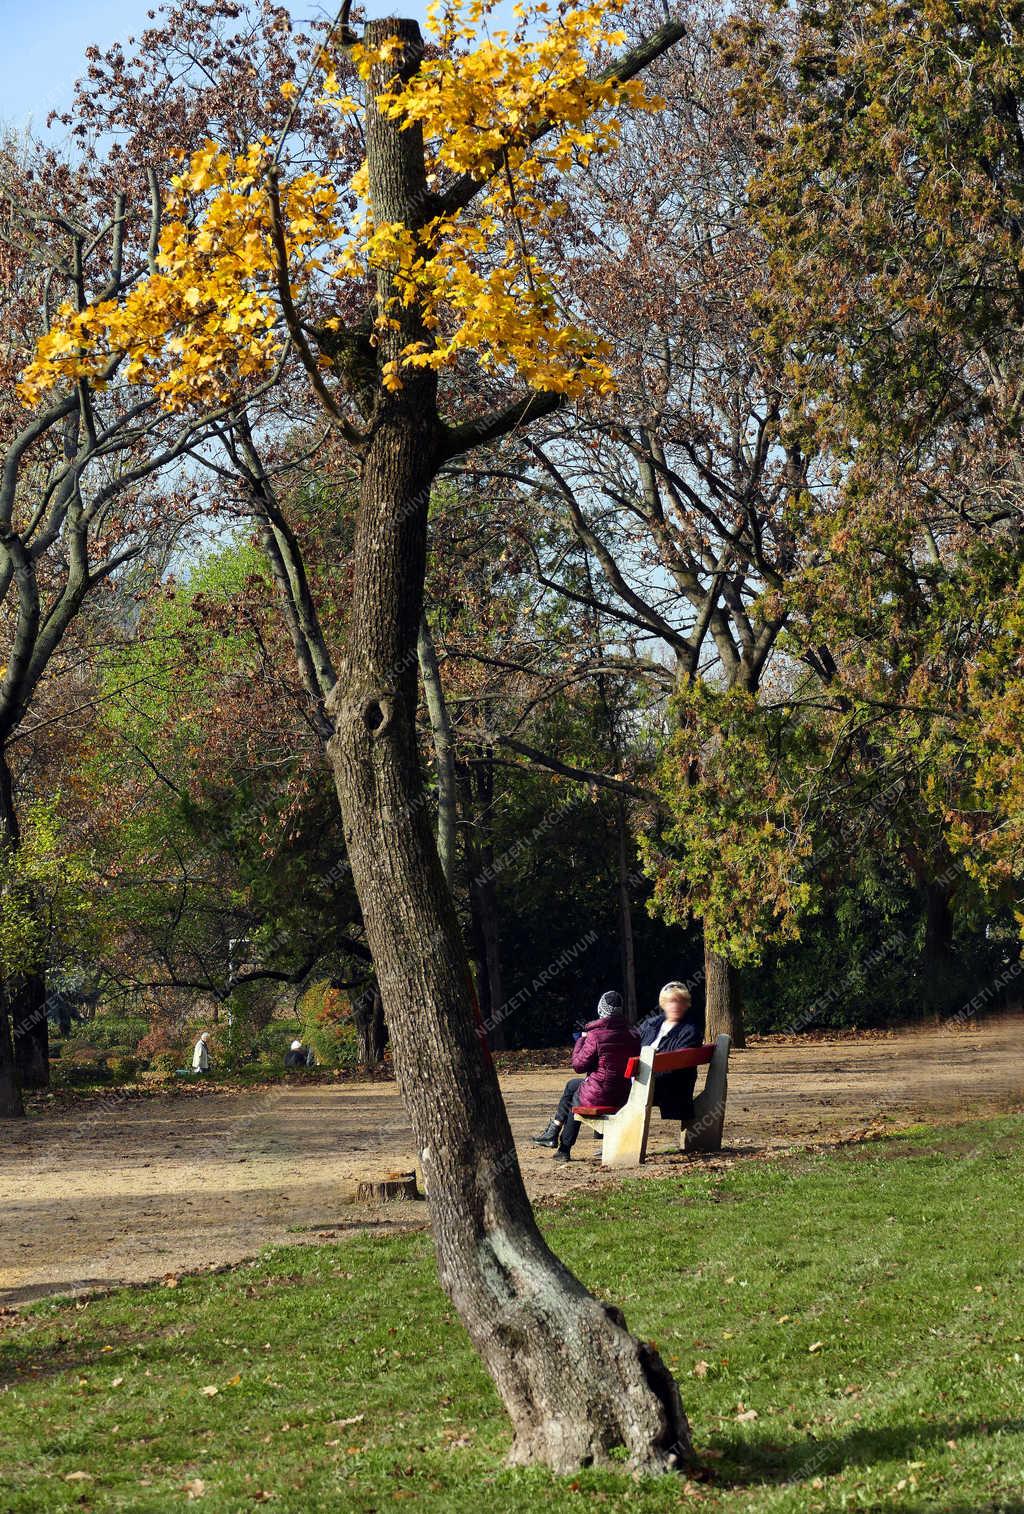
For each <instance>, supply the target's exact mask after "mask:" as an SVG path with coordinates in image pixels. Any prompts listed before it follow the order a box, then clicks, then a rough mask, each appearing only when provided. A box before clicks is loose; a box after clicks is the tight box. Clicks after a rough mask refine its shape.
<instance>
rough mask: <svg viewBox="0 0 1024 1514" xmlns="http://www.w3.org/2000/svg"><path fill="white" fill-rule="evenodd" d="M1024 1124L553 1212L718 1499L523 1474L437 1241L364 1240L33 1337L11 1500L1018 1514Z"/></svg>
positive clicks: (925, 1133)
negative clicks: (435, 1256)
mask: <svg viewBox="0 0 1024 1514" xmlns="http://www.w3.org/2000/svg"><path fill="white" fill-rule="evenodd" d="M1022 1134H1024V1120H1021V1119H1003V1120H999V1121H993V1122H986V1123H984V1124H973V1125H966V1126H962V1127H960V1128H958V1129H955V1130H952V1131H933V1130H927V1129H924V1128H920V1129H919V1130H917V1131H915V1132H909V1133H905V1134H904V1135H903V1136H902V1138H900V1139H895V1140H890V1141H886V1142H884V1143H880V1144H877V1145H867V1146H861V1147H857V1148H854V1149H852V1150H849V1151H846V1152H844V1153H841V1154H832V1155H823V1156H815V1157H811V1158H807V1159H805V1160H803V1161H800V1162H793V1161H788V1162H785V1161H779V1162H773V1163H744V1164H739V1165H738V1166H736V1167H735V1168H734V1169H733V1170H732V1171H730V1172H728V1173H726V1174H718V1175H701V1174H700V1172H699V1170H695V1171H694V1172H693V1174H692V1175H689V1176H687V1177H684V1178H681V1179H676V1178H673V1179H669V1180H666V1181H664V1182H658V1181H646V1182H644V1183H635V1182H634V1183H628V1182H627V1183H624V1184H623V1186H622V1187H621V1188H620V1189H618V1190H616V1191H615V1192H614V1193H613V1194H611V1195H610V1196H607V1197H601V1198H598V1199H592V1200H585V1201H573V1202H572V1203H570V1204H567V1205H566V1207H565V1208H564V1209H563V1210H560V1211H559V1212H557V1213H555V1214H553V1215H549V1216H548V1217H547V1220H546V1223H547V1229H548V1232H549V1234H550V1237H551V1240H552V1243H553V1244H554V1246H555V1247H556V1249H557V1250H558V1251H559V1252H560V1253H561V1254H562V1255H563V1256H565V1258H566V1260H567V1261H568V1262H569V1263H570V1265H571V1266H572V1267H573V1268H574V1269H575V1270H576V1271H577V1273H578V1274H579V1275H580V1276H581V1277H582V1278H583V1279H584V1280H585V1281H586V1282H587V1283H588V1284H589V1285H590V1286H591V1287H592V1288H594V1289H595V1290H597V1291H598V1292H599V1293H602V1294H607V1295H608V1296H609V1297H610V1298H613V1299H615V1300H617V1301H618V1302H620V1303H621V1304H623V1306H624V1307H625V1309H626V1313H627V1317H628V1319H629V1322H630V1324H631V1326H632V1327H633V1328H634V1329H636V1330H637V1331H639V1332H642V1333H644V1334H646V1335H648V1336H650V1337H652V1338H654V1339H656V1340H657V1341H658V1343H659V1345H660V1347H661V1350H662V1352H663V1353H664V1354H665V1355H666V1356H667V1358H668V1359H669V1361H670V1362H671V1364H672V1365H673V1367H674V1368H675V1370H676V1372H677V1374H678V1376H679V1379H680V1382H681V1383H682V1387H683V1394H684V1400H685V1402H686V1404H687V1408H688V1411H689V1413H690V1416H691V1419H692V1421H693V1426H694V1431H695V1437H696V1441H697V1444H698V1446H699V1448H700V1449H701V1451H702V1453H704V1454H705V1456H706V1458H707V1465H708V1466H709V1467H710V1468H712V1469H713V1473H714V1476H713V1480H712V1481H711V1482H709V1483H703V1484H700V1485H697V1484H689V1485H688V1489H687V1490H686V1491H684V1489H683V1488H682V1487H681V1485H680V1482H679V1480H678V1479H676V1478H670V1479H666V1480H663V1481H660V1482H650V1481H649V1482H645V1483H640V1484H637V1483H633V1482H631V1481H630V1480H629V1479H628V1478H627V1477H625V1476H616V1475H609V1474H605V1473H583V1474H580V1475H579V1476H578V1477H577V1478H576V1479H574V1480H573V1481H572V1483H571V1484H570V1483H566V1482H560V1481H558V1480H557V1479H553V1478H551V1477H549V1476H547V1475H546V1474H545V1473H543V1472H528V1473H522V1472H518V1473H512V1472H506V1471H504V1470H503V1469H502V1467H501V1456H502V1452H503V1449H504V1447H505V1445H506V1444H507V1431H506V1427H505V1424H504V1421H503V1419H502V1416H501V1413H500V1410H499V1407H498V1404H497V1401H496V1398H495V1395H494V1393H493V1391H492V1389H491V1387H490V1384H489V1382H488V1381H487V1379H486V1378H485V1377H484V1375H483V1373H482V1372H481V1370H480V1368H479V1367H478V1366H477V1363H476V1360H475V1358H474V1356H473V1354H472V1352H471V1351H470V1349H469V1347H468V1345H467V1343H466V1340H465V1337H464V1336H463V1334H462V1331H461V1328H460V1327H459V1326H458V1324H457V1322H455V1321H454V1320H453V1317H452V1314H451V1312H450V1310H449V1309H448V1308H447V1305H446V1302H445V1300H444V1299H443V1298H442V1296H441V1294H440V1293H439V1290H438V1287H437V1284H436V1281H435V1276H434V1271H433V1265H432V1255H431V1248H430V1244H429V1241H428V1240H427V1238H426V1237H425V1236H413V1237H402V1238H394V1237H386V1238H384V1237H374V1236H360V1237H357V1238H354V1239H352V1240H349V1241H346V1242H344V1243H341V1244H338V1245H331V1246H321V1247H316V1248H311V1247H310V1248H307V1247H302V1248H296V1249H293V1250H286V1251H277V1252H274V1253H272V1254H270V1255H268V1256H267V1257H265V1258H263V1259H261V1260H260V1261H259V1262H257V1263H255V1264H253V1265H252V1266H249V1267H244V1268H241V1269H239V1270H237V1271H235V1272H232V1273H228V1274H224V1275H220V1276H212V1277H207V1278H203V1279H183V1280H182V1282H181V1284H180V1286H178V1287H177V1288H175V1289H171V1288H153V1289H146V1290H141V1291H124V1292H121V1293H118V1294H116V1295H113V1296H111V1297H109V1298H106V1299H98V1300H95V1301H92V1302H90V1303H88V1304H86V1305H82V1304H80V1305H77V1306H76V1305H73V1304H67V1303H60V1304H48V1305H44V1306H41V1307H40V1308H38V1309H37V1310H36V1311H35V1312H34V1313H33V1314H32V1315H30V1316H28V1317H27V1318H26V1319H25V1320H24V1321H23V1322H20V1323H18V1324H17V1325H16V1326H14V1327H13V1328H12V1329H11V1330H9V1331H8V1332H7V1333H6V1334H5V1335H4V1336H3V1337H0V1384H2V1385H3V1386H2V1391H0V1508H2V1509H3V1511H4V1514H22V1511H29V1510H32V1511H36V1510H39V1511H42V1510H45V1511H47V1514H49V1511H54V1510H61V1509H97V1510H110V1509H130V1510H140V1511H143V1510H145V1511H161V1514H162V1511H165V1510H170V1509H175V1508H184V1507H187V1506H189V1504H190V1503H192V1502H193V1501H194V1502H195V1503H196V1506H197V1508H198V1509H200V1510H201V1511H204V1514H227V1511H231V1514H234V1511H237V1510H246V1509H250V1508H255V1507H258V1506H259V1505H260V1504H261V1503H263V1502H266V1503H267V1505H268V1507H269V1508H270V1509H272V1510H276V1511H279V1514H285V1511H288V1514H292V1511H294V1514H300V1511H301V1514H306V1511H315V1510H328V1509H329V1510H332V1511H334V1510H345V1511H347V1510H353V1511H356V1510H358V1511H370V1510H382V1509H391V1508H394V1507H398V1506H401V1505H402V1504H403V1503H408V1504H409V1505H410V1506H414V1507H416V1508H418V1509H424V1510H437V1511H441V1510H443V1511H445V1514H448V1511H453V1510H467V1511H468V1510H473V1511H474V1514H476V1511H478V1510H479V1509H480V1508H481V1505H483V1506H484V1508H485V1509H486V1510H487V1511H488V1514H516V1511H520V1510H522V1511H527V1510H530V1511H534V1510H536V1509H538V1507H540V1506H541V1505H546V1506H547V1507H548V1508H550V1509H551V1510H552V1514H554V1511H555V1510H557V1511H558V1514H563V1511H564V1514H577V1511H583V1510H592V1509H594V1508H607V1509H620V1508H622V1509H629V1510H636V1511H652V1514H653V1511H661V1510H669V1509H678V1508H679V1507H680V1506H681V1505H683V1504H687V1505H691V1506H693V1507H696V1508H701V1509H708V1510H718V1509H722V1510H737V1511H738V1510H743V1509H756V1510H780V1511H781V1510H793V1511H796V1510H799V1511H805V1510H817V1509H821V1510H832V1509H845V1508H850V1509H865V1508H867V1509H882V1508H884V1509H889V1508H898V1509H904V1510H924V1509H934V1510H942V1511H944V1514H954V1511H955V1514H967V1511H971V1514H978V1511H982V1510H987V1511H996V1510H1002V1511H1011V1510H1013V1511H1024V1262H1022V1255H1024V1225H1022V1197H1021V1196H1022V1193H1024V1185H1022V1178H1024V1151H1022V1144H1021V1136H1022ZM210 1202H211V1203H215V1202H216V1195H211V1196H210ZM818 1343H820V1344H818ZM207 1387H215V1388H216V1389H217V1390H218V1391H217V1392H216V1394H204V1392H203V1389H204V1388H207ZM568 1391H571V1385H568V1384H567V1392H568ZM751 1409H753V1410H756V1412H757V1417H756V1418H755V1419H748V1420H740V1419H738V1417H737V1416H738V1415H740V1414H743V1413H747V1412H749V1411H750V1410H751ZM345 1421H350V1422H349V1423H345ZM75 1472H85V1473H87V1474H88V1476H89V1480H85V1479H80V1478H79V1479H74V1480H71V1481H67V1480H65V1479H66V1478H67V1475H68V1474H69V1473H75ZM196 1479H200V1480H201V1483H202V1487H201V1488H200V1486H199V1483H197V1482H196ZM190 1485H191V1486H190ZM268 1495H272V1497H270V1496H268Z"/></svg>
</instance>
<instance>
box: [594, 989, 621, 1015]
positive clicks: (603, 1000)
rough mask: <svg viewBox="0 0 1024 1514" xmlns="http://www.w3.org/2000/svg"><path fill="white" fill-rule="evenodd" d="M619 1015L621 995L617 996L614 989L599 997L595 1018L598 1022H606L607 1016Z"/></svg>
mask: <svg viewBox="0 0 1024 1514" xmlns="http://www.w3.org/2000/svg"><path fill="white" fill-rule="evenodd" d="M621 1013H622V995H621V994H617V993H616V992H615V990H614V989H610V990H609V992H608V993H606V994H602V995H601V997H600V999H599V1000H598V1005H597V1018H598V1019H599V1020H607V1018H608V1016H609V1015H621Z"/></svg>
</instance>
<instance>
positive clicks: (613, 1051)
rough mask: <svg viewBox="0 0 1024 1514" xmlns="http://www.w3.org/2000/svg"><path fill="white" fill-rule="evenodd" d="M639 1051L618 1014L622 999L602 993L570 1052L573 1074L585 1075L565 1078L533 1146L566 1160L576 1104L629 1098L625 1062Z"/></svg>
mask: <svg viewBox="0 0 1024 1514" xmlns="http://www.w3.org/2000/svg"><path fill="white" fill-rule="evenodd" d="M639 1049H640V1037H639V1036H638V1035H637V1033H636V1031H635V1030H634V1029H633V1027H632V1025H630V1024H629V1023H628V1022H627V1020H626V1017H625V1015H624V1014H623V1013H622V995H621V994H617V993H614V992H612V993H607V994H602V995H601V999H600V1002H599V1003H598V1006H597V1019H596V1020H591V1021H590V1023H589V1024H588V1025H585V1026H584V1028H583V1034H582V1035H581V1036H580V1038H579V1040H578V1041H577V1042H576V1045H575V1046H574V1047H573V1049H572V1065H573V1071H574V1072H579V1073H585V1074H586V1075H587V1076H586V1077H580V1078H570V1079H569V1081H568V1083H566V1085H565V1087H564V1089H563V1090H562V1097H561V1098H560V1099H559V1101H558V1108H557V1109H556V1110H555V1113H554V1118H553V1119H552V1120H550V1121H549V1123H548V1127H547V1129H546V1130H544V1131H542V1133H541V1134H540V1135H539V1136H534V1137H533V1139H534V1141H535V1143H536V1144H537V1145H538V1146H554V1147H555V1148H556V1150H555V1161H556V1162H568V1161H569V1153H570V1152H571V1151H572V1148H573V1145H574V1143H575V1140H576V1137H577V1135H578V1134H579V1128H580V1127H579V1124H578V1123H577V1121H576V1120H575V1119H573V1115H572V1110H573V1106H574V1105H576V1104H582V1105H583V1107H584V1108H588V1107H590V1106H591V1105H594V1104H610V1105H614V1106H615V1108H619V1106H620V1105H622V1104H625V1102H626V1100H627V1099H628V1098H629V1079H628V1078H627V1077H626V1063H627V1062H628V1061H629V1059H630V1057H635V1056H636V1054H637V1052H638V1051H639Z"/></svg>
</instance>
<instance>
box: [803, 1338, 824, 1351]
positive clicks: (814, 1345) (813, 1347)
mask: <svg viewBox="0 0 1024 1514" xmlns="http://www.w3.org/2000/svg"><path fill="white" fill-rule="evenodd" d="M824 1344H825V1342H824V1341H812V1342H811V1344H810V1345H809V1346H808V1347H807V1349H808V1351H809V1352H812V1353H813V1352H815V1351H820V1350H821V1348H822V1346H823V1345H824Z"/></svg>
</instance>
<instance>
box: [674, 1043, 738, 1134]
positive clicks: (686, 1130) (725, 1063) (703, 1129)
mask: <svg viewBox="0 0 1024 1514" xmlns="http://www.w3.org/2000/svg"><path fill="white" fill-rule="evenodd" d="M731 1046H732V1040H731V1038H730V1037H729V1036H719V1038H718V1040H717V1042H716V1043H715V1051H714V1055H713V1056H712V1058H711V1061H710V1063H709V1064H708V1073H707V1077H706V1078H705V1080H704V1087H703V1089H702V1090H701V1092H700V1093H699V1094H698V1095H697V1097H696V1098H695V1099H694V1101H693V1118H692V1119H691V1120H690V1121H689V1123H688V1124H686V1125H684V1126H683V1127H682V1136H681V1140H680V1143H679V1144H680V1145H681V1146H682V1148H683V1150H684V1151H721V1149H722V1128H723V1126H724V1125H725V1101H726V1096H727V1094H728V1091H729V1048H730V1047H731Z"/></svg>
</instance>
